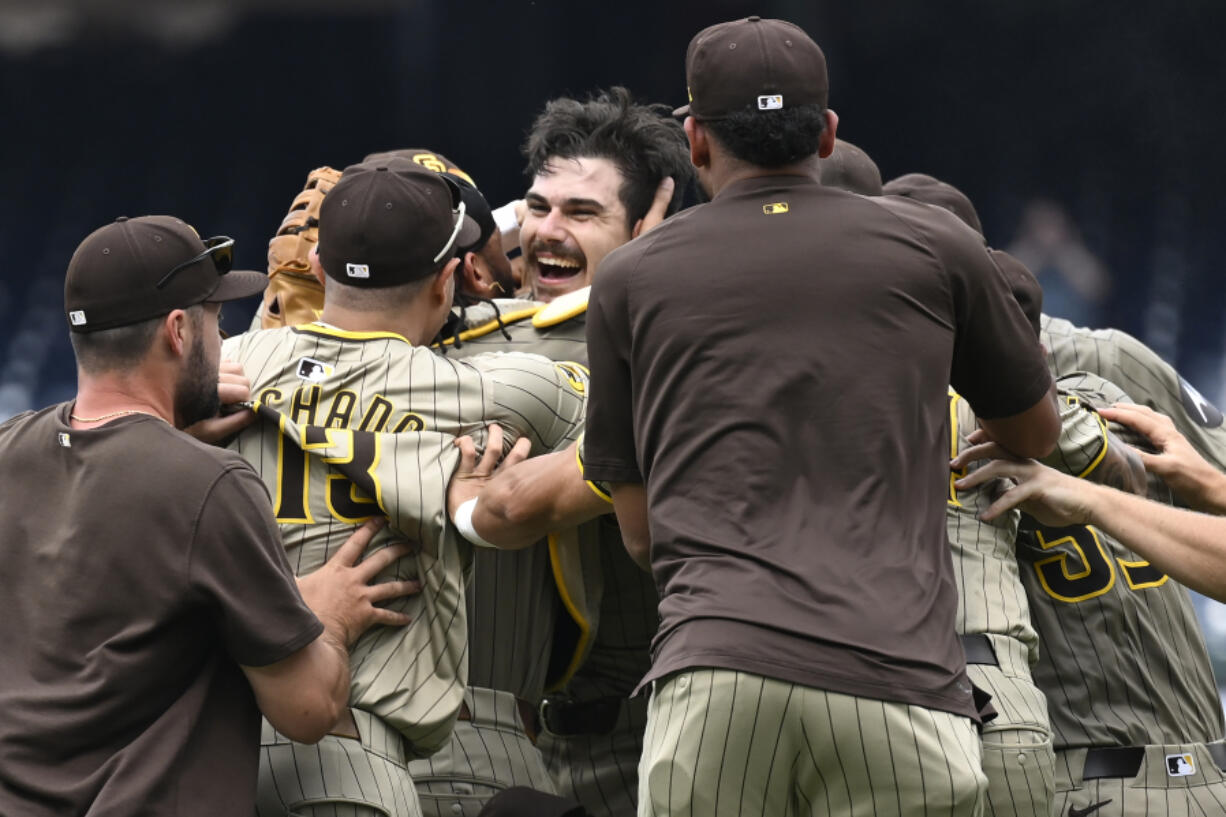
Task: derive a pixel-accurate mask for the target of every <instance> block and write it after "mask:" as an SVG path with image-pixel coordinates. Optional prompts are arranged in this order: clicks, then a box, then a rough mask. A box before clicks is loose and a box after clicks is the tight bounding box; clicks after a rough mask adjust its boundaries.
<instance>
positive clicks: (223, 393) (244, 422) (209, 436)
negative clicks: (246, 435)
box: [184, 360, 256, 445]
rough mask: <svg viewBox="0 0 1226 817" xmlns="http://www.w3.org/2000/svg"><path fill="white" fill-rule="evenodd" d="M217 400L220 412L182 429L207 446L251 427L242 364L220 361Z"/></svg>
mask: <svg viewBox="0 0 1226 817" xmlns="http://www.w3.org/2000/svg"><path fill="white" fill-rule="evenodd" d="M217 396H218V397H219V398H220V400H221V412H220V413H219V414H218V415H217V416H216V417H210V418H209V419H207V420H201V421H200V422H198V423H194V424H193V425H190V426H188V427H187V428H185V429H184V431H186V432H187V433H188V434H190V435H192V436H193V437H195V438H196V439H197V440H200V441H201V442H203V443H208V444H209V445H217V444H219V443H221V442H222V441H224V440H227V439H229V438H230V437H232V436H234V435H235V434H237V433H238V432H240V431H242V430H243V429H244V428H246V427H247V426H249V425H251V424H252V423H254V422H255V417H256V415H255V412H254V411H252V410H251V381H250V380H248V379H247V375H246V374H244V373H243V366H242V364H241V363H236V362H235V361H233V360H223V361H221V364H220V365H219V366H218V371H217Z"/></svg>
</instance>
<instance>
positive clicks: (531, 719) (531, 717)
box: [456, 698, 541, 744]
mask: <svg viewBox="0 0 1226 817" xmlns="http://www.w3.org/2000/svg"><path fill="white" fill-rule="evenodd" d="M515 708H516V709H518V710H519V719H520V720H521V721H523V724H524V734H525V735H527V736H528V740H530V741H532V743H533V744H535V743H536V739H537V736H539V735H540V733H541V727H540V720H539V719H538V718H537V714H536V707H535V706H533V705H532V704H530V703H528V702H527V701H525V700H524V699H523V698H516V699H515ZM472 719H473V712H472V710H471V709H469V708H468V701H460V714H458V715H456V720H458V721H469V722H471V721H472Z"/></svg>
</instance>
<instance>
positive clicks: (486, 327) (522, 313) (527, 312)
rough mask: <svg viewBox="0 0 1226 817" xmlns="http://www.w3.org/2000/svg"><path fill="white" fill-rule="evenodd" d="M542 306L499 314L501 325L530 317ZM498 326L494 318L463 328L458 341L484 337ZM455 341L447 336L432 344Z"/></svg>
mask: <svg viewBox="0 0 1226 817" xmlns="http://www.w3.org/2000/svg"><path fill="white" fill-rule="evenodd" d="M542 308H543V307H539V306H533V307H529V308H528V309H520V310H517V311H515V312H508V313H507V314H505V315H503V316H501V320H502V325H503V326H506V325H508V324H512V323H519V322H520V321H522V320H524V319H525V318H531V317H532V316H533V315H535V314H536V313H538V312H540V311H541V309H542ZM499 328H500V327H499V326H498V319H497V318H495V319H494V320H492V321H490V322H488V323H483V324H481V325H480V326H474V327H473V328H472V329H465V330H464V331H463V332H461V333H460V335H459V338H460V343H463V342H464V341H466V340H474V339H475V338H481V337H485V336H486V335H488V334H490V333H491V332H497V331H498V329H499ZM455 342H456V338H455V336H452V337H449V338H446V339H445V340H443V342H442V343H436V344H434V345H435V346H451V345H452V344H454V343H455Z"/></svg>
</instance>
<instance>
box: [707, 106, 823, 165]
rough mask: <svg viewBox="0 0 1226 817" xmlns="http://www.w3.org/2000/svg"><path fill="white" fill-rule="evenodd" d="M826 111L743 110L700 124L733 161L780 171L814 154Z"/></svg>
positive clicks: (798, 108)
mask: <svg viewBox="0 0 1226 817" xmlns="http://www.w3.org/2000/svg"><path fill="white" fill-rule="evenodd" d="M825 112H826V109H825V108H823V107H822V106H821V105H816V104H814V105H798V106H796V107H795V108H783V109H781V110H777V111H759V110H758V109H756V108H745V109H743V110H740V111H737V112H736V113H733V114H729V115H728V116H726V117H723V118H721V119H704V120H702V124H703V125H704V126H705V127H706V128H707V130H708V131H710V132H711V133H712V134H713V135H714V136H715V138H716V139H718V140H719V143H720V144H721V145H723V146H724V147H725V148H727V150H728V152H729V153H731V154H732V155H733V156H734V157H736V158H737V159H740V160H741V161H743V162H748V163H749V164H752V165H757V166H758V167H782V166H784V165H790V164H794V163H795V162H799V161H801V160H802V159H807V158H809V157H810V156H813V155H814V154H816V153H817V148H818V142H819V141H820V140H821V135H822V131H824V130H825V129H826V117H825Z"/></svg>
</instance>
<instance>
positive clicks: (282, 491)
mask: <svg viewBox="0 0 1226 817" xmlns="http://www.w3.org/2000/svg"><path fill="white" fill-rule="evenodd" d="M285 421H286V417H285V415H284V414H281V415H278V421H277V426H278V429H279V433H278V434H277V496H276V499H275V501H274V503H273V512H274V513H273V515H274V516H276V518H277V521H278V522H280V523H283V524H295V525H299V524H301V525H309V524H311V523H312V522H314V521H315V518H314V517H313V516H311V504H310V498H309V496H308V494H307V486H308V485H309V480H310V476H311V458H310V456H309V455H307V453H306V452H305V451H303V450H301V449H300V448H298V447H297V446H295V445H294V443H293V440H291V439H290V438H289V437H288V436H287V435H286V433H285ZM304 444H305V441H304ZM287 445H288V446H291V448H292V450H291V451H286V450H285V448H286V446H287ZM295 488H296V489H297V491H301V494H299V493H297V491H295ZM291 492H293V495H292V496H291Z"/></svg>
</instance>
